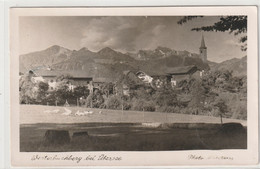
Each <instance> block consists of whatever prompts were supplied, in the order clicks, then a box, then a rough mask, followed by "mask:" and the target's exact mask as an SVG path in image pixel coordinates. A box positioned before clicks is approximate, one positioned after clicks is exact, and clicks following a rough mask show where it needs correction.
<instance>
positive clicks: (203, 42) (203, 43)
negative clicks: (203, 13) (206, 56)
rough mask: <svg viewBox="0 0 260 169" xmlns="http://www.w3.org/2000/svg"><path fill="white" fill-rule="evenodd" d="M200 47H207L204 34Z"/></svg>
mask: <svg viewBox="0 0 260 169" xmlns="http://www.w3.org/2000/svg"><path fill="white" fill-rule="evenodd" d="M200 48H206V45H205V41H204V36H203V35H202V38H201V45H200Z"/></svg>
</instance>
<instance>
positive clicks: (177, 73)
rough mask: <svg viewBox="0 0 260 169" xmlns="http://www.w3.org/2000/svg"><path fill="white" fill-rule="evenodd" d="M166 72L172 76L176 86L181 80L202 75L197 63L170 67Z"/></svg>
mask: <svg viewBox="0 0 260 169" xmlns="http://www.w3.org/2000/svg"><path fill="white" fill-rule="evenodd" d="M165 72H166V74H167V75H168V77H170V82H171V84H172V86H176V85H177V83H178V82H180V81H181V80H185V79H189V78H191V77H194V78H199V77H201V71H200V70H199V69H198V68H197V66H195V65H191V66H182V67H174V68H168V69H166V71H165Z"/></svg>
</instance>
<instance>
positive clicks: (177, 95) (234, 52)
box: [10, 6, 258, 167]
mask: <svg viewBox="0 0 260 169" xmlns="http://www.w3.org/2000/svg"><path fill="white" fill-rule="evenodd" d="M10 16H11V17H10V60H11V66H10V67H11V70H10V73H11V74H10V77H11V82H10V83H11V87H10V88H11V89H12V90H11V161H12V165H13V166H30V167H35V166H42V167H47V166H48V167H55V166H71V167H75V166H143V167H145V166H165V167H166V166H218V165H219V166H220V165H227V166H229V165H233V166H234V165H255V164H257V163H258V78H257V77H258V72H257V68H258V64H257V63H258V60H257V56H258V51H257V46H258V41H257V8H256V7H254V6H241V7H239V6H236V7H232V6H225V7H128V8H126V7H117V8H11V9H10Z"/></svg>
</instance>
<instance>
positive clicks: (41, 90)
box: [36, 82, 49, 102]
mask: <svg viewBox="0 0 260 169" xmlns="http://www.w3.org/2000/svg"><path fill="white" fill-rule="evenodd" d="M48 89H49V85H48V83H45V82H39V83H38V92H37V99H36V100H37V102H42V101H44V100H46V96H47V91H48Z"/></svg>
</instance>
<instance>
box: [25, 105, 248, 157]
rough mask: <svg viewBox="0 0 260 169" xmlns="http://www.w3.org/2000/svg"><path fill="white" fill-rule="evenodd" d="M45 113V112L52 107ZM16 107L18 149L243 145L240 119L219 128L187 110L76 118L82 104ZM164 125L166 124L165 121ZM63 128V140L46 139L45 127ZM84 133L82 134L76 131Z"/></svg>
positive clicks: (213, 119) (215, 120)
mask: <svg viewBox="0 0 260 169" xmlns="http://www.w3.org/2000/svg"><path fill="white" fill-rule="evenodd" d="M57 109H59V110H60V112H57V113H46V112H44V111H46V110H57ZM68 109H70V110H71V111H72V114H71V115H68V116H66V115H62V111H64V108H63V107H55V106H38V105H37V106H36V105H21V106H20V121H21V123H20V151H22V152H67V151H167V150H173V151H174V150H200V149H202V150H203V149H210V150H218V149H246V148H247V131H246V122H245V121H241V120H233V119H224V123H228V122H236V123H237V124H240V123H241V124H243V125H244V126H243V128H242V129H239V130H233V131H232V132H225V131H223V130H221V124H220V120H219V118H217V117H210V116H196V115H187V114H177V113H176V114H174V113H159V112H138V111H123V112H122V111H119V110H107V109H106V110H102V109H88V110H89V111H93V114H91V115H86V116H76V115H75V112H76V111H78V110H82V111H83V110H86V108H82V107H68ZM167 124H168V125H167ZM51 130H55V131H66V132H67V133H68V135H69V136H68V137H69V141H68V142H66V143H62V144H59V143H54V144H53V143H50V142H46V139H45V136H46V131H51ZM82 133H86V134H82Z"/></svg>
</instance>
